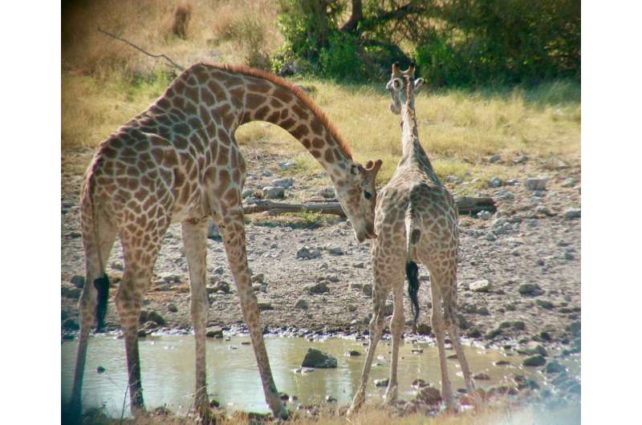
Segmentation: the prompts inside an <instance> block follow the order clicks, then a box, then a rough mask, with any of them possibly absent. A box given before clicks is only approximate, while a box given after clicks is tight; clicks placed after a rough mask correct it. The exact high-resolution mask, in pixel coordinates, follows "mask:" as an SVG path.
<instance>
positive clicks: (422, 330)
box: [417, 323, 432, 335]
mask: <svg viewBox="0 0 642 425" xmlns="http://www.w3.org/2000/svg"><path fill="white" fill-rule="evenodd" d="M431 332H432V328H431V327H430V326H428V325H427V324H425V323H420V324H418V325H417V333H418V334H419V335H430V333H431Z"/></svg>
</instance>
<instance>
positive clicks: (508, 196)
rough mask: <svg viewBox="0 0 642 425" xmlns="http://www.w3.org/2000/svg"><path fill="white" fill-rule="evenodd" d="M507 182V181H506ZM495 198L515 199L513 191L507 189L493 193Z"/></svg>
mask: <svg viewBox="0 0 642 425" xmlns="http://www.w3.org/2000/svg"><path fill="white" fill-rule="evenodd" d="M507 183H508V182H507ZM495 197H496V198H497V199H500V200H503V201H511V200H513V199H515V195H514V194H513V192H509V191H508V190H500V191H498V192H497V194H496V195H495Z"/></svg>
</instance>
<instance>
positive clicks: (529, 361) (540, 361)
mask: <svg viewBox="0 0 642 425" xmlns="http://www.w3.org/2000/svg"><path fill="white" fill-rule="evenodd" d="M522 364H523V365H524V366H529V367H537V366H544V365H545V364H546V359H545V358H544V356H540V355H536V356H531V357H527V358H525V359H524V362H523V363H522Z"/></svg>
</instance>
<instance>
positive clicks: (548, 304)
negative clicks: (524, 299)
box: [535, 300, 555, 310]
mask: <svg viewBox="0 0 642 425" xmlns="http://www.w3.org/2000/svg"><path fill="white" fill-rule="evenodd" d="M535 304H537V305H538V306H540V307H542V308H543V309H545V310H551V309H553V308H555V304H553V303H552V302H550V301H546V300H536V301H535Z"/></svg>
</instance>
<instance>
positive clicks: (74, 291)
mask: <svg viewBox="0 0 642 425" xmlns="http://www.w3.org/2000/svg"><path fill="white" fill-rule="evenodd" d="M80 293H81V290H80V289H78V288H75V287H70V286H61V287H60V295H61V296H63V297H65V298H71V299H74V300H77V299H78V298H80Z"/></svg>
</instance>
